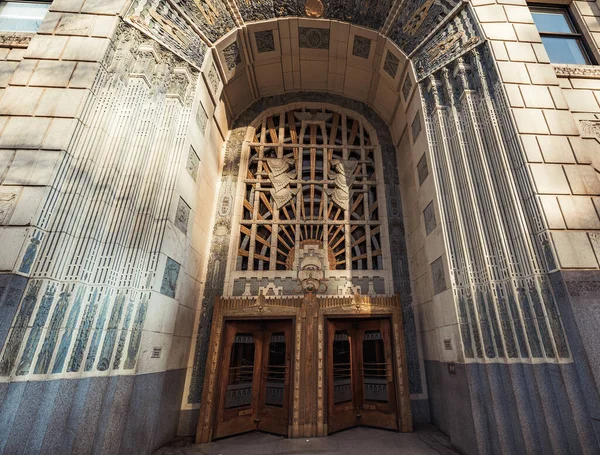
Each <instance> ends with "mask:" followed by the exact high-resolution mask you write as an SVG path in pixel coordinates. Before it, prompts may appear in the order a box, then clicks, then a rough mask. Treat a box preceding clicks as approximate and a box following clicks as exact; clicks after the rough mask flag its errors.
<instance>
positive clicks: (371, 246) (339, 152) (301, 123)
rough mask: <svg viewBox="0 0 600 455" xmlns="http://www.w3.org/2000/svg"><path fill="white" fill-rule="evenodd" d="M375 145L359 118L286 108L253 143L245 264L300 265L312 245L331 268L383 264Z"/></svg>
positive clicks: (242, 249)
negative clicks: (303, 252) (319, 247)
mask: <svg viewBox="0 0 600 455" xmlns="http://www.w3.org/2000/svg"><path fill="white" fill-rule="evenodd" d="M377 159H378V158H377V156H376V146H375V145H373V144H372V142H371V137H370V135H369V133H368V132H367V128H366V127H365V126H364V125H363V124H362V122H361V121H360V120H359V119H356V118H351V117H350V116H349V115H347V114H345V113H338V112H332V111H328V110H324V111H321V112H316V111H309V112H307V111H301V110H290V111H283V110H281V111H279V112H277V113H274V114H273V115H270V116H268V117H266V118H265V119H264V120H263V121H262V124H261V125H260V127H259V128H258V129H257V130H256V134H255V139H254V140H253V141H252V143H251V144H250V155H249V157H248V168H247V169H243V170H242V172H243V173H244V174H245V175H246V179H245V182H244V183H245V191H244V199H243V200H242V201H240V202H239V203H240V204H243V214H242V219H241V224H240V227H239V229H240V241H239V246H238V257H239V260H238V264H237V269H238V270H297V261H298V258H297V255H298V254H299V252H300V250H301V249H302V248H304V247H305V246H306V245H308V244H309V243H311V242H313V243H316V244H319V245H323V244H325V245H327V246H328V252H327V254H328V267H327V268H328V269H330V270H335V269H337V270H381V269H382V268H383V259H382V255H383V251H382V243H381V241H382V234H383V233H382V232H381V229H382V226H381V222H380V220H379V203H378V197H377V178H376V173H375V167H376V160H377Z"/></svg>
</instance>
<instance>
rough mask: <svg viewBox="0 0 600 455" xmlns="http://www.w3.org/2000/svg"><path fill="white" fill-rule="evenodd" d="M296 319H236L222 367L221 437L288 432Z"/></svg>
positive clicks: (227, 330) (227, 328)
mask: <svg viewBox="0 0 600 455" xmlns="http://www.w3.org/2000/svg"><path fill="white" fill-rule="evenodd" d="M291 328H292V324H291V321H260V322H258V321H256V322H254V321H252V322H250V321H240V322H237V321H230V322H227V324H226V325H225V343H224V346H223V355H222V357H221V367H220V388H219V390H220V393H219V408H218V409H219V412H218V417H217V425H216V432H215V437H217V438H222V437H225V436H231V435H233V434H238V433H244V432H247V431H253V430H259V431H265V432H268V433H273V434H279V435H285V436H287V434H288V420H289V392H290V391H289V385H290V369H291V348H290V346H291V343H292V340H291V336H292V331H291Z"/></svg>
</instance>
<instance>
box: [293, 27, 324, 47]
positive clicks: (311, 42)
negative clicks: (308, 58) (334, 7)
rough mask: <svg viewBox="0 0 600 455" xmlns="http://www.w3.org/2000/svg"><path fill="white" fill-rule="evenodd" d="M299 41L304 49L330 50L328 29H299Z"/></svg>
mask: <svg viewBox="0 0 600 455" xmlns="http://www.w3.org/2000/svg"><path fill="white" fill-rule="evenodd" d="M298 39H299V44H300V47H301V48H304V49H329V29H328V28H309V27H299V28H298Z"/></svg>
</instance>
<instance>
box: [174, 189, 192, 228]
mask: <svg viewBox="0 0 600 455" xmlns="http://www.w3.org/2000/svg"><path fill="white" fill-rule="evenodd" d="M189 221H190V206H189V205H187V204H186V202H185V201H184V200H183V198H179V203H178V204H177V213H176V214H175V226H177V228H178V229H179V230H180V231H181V232H183V233H184V234H187V230H188V223H189Z"/></svg>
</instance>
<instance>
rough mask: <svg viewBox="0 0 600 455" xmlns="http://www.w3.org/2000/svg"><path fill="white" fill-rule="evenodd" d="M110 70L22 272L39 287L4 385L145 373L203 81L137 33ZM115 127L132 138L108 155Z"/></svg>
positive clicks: (12, 340) (117, 52)
mask: <svg viewBox="0 0 600 455" xmlns="http://www.w3.org/2000/svg"><path fill="white" fill-rule="evenodd" d="M101 68H106V69H107V70H105V69H100V70H99V71H100V73H99V75H100V76H99V77H97V78H96V81H95V83H94V86H93V89H92V91H93V93H94V94H95V96H94V97H93V98H90V100H89V103H90V104H89V109H88V110H86V113H85V114H84V117H83V118H82V124H84V125H85V127H83V126H82V127H78V130H77V131H75V133H74V137H76V138H77V139H76V140H73V141H72V142H71V144H70V145H69V150H68V153H65V154H64V155H63V158H61V162H60V163H59V164H58V166H59V169H61V172H59V173H57V175H56V176H55V177H54V180H53V181H52V183H51V186H52V188H54V189H55V191H56V193H55V194H56V195H58V197H56V196H48V197H47V198H46V199H44V200H43V202H42V206H43V210H42V211H41V215H40V216H39V218H38V219H36V220H34V222H33V223H32V224H34V225H35V226H39V228H40V229H39V231H33V233H32V235H31V238H30V242H29V244H28V246H27V248H26V251H25V252H24V254H23V257H22V261H21V264H20V268H21V269H22V270H23V272H22V273H27V274H28V275H30V276H31V277H32V279H30V280H29V282H28V286H27V289H26V291H25V296H24V298H23V299H22V301H20V302H14V304H15V305H17V304H19V303H20V306H19V309H18V311H17V313H16V316H15V318H14V319H13V322H12V325H11V331H10V332H9V334H8V336H7V340H8V341H7V342H6V344H5V346H4V349H3V351H2V354H1V356H0V375H11V374H17V375H20V376H28V375H40V374H44V375H46V374H62V373H66V372H70V373H75V372H83V371H86V372H90V373H96V372H98V371H107V370H109V369H111V370H115V371H116V370H123V369H133V368H135V367H136V363H137V358H138V354H139V347H140V343H139V340H140V336H141V331H142V329H143V325H144V322H145V318H146V308H147V305H148V296H149V292H148V291H149V290H150V287H151V286H152V280H151V277H153V276H154V274H155V273H156V268H157V264H158V258H157V255H156V252H157V251H159V250H160V248H161V242H162V238H163V233H164V229H165V220H166V219H168V217H169V201H171V200H172V195H173V188H174V187H175V179H176V176H177V171H178V166H177V163H180V162H184V163H185V158H186V153H187V149H186V148H185V147H184V144H185V136H186V131H187V130H188V128H189V124H190V112H191V108H192V101H193V99H194V90H195V87H196V83H197V80H198V74H197V72H196V71H195V70H193V69H192V67H191V66H190V65H189V64H188V63H186V62H184V61H182V60H180V59H179V58H177V57H175V56H174V55H173V53H171V52H169V51H166V50H164V49H162V48H159V47H158V46H156V45H155V43H154V41H153V40H151V39H149V38H147V37H146V36H145V35H143V34H142V33H140V32H139V31H138V30H136V29H135V28H133V27H131V26H130V25H128V24H122V25H121V26H119V28H118V29H117V32H116V35H115V38H114V40H113V47H111V50H109V52H108V53H107V55H106V57H105V60H104V62H103V65H101ZM172 95H175V99H177V102H175V103H173V102H170V100H171V99H173V98H170V97H171V96H172ZM121 100H128V101H127V104H126V106H127V107H126V108H125V107H124V106H123V103H122V102H121ZM115 119H118V120H119V126H120V128H121V129H120V130H119V132H118V134H115V136H114V137H113V139H112V140H111V141H110V146H109V145H107V143H106V139H105V138H103V137H102V135H97V134H95V133H93V131H109V130H110V129H111V128H112V127H113V126H114V124H115ZM132 140H133V141H135V144H136V145H135V146H134V148H135V150H134V149H132ZM134 151H135V153H133V152H134ZM194 155H195V154H194ZM196 167H197V165H196V164H195V163H190V171H191V172H196V171H195V168H196ZM85 175H87V176H94V177H93V178H87V177H82V176H85ZM69 188H79V189H78V191H70V190H69ZM138 188H139V191H137V190H136V189H138ZM107 194H110V195H111V196H110V197H109V198H107V197H105V196H104V195H107ZM74 207H77V216H74V212H73V210H74ZM41 232H43V233H44V235H43V236H41V235H40V233H41Z"/></svg>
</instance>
